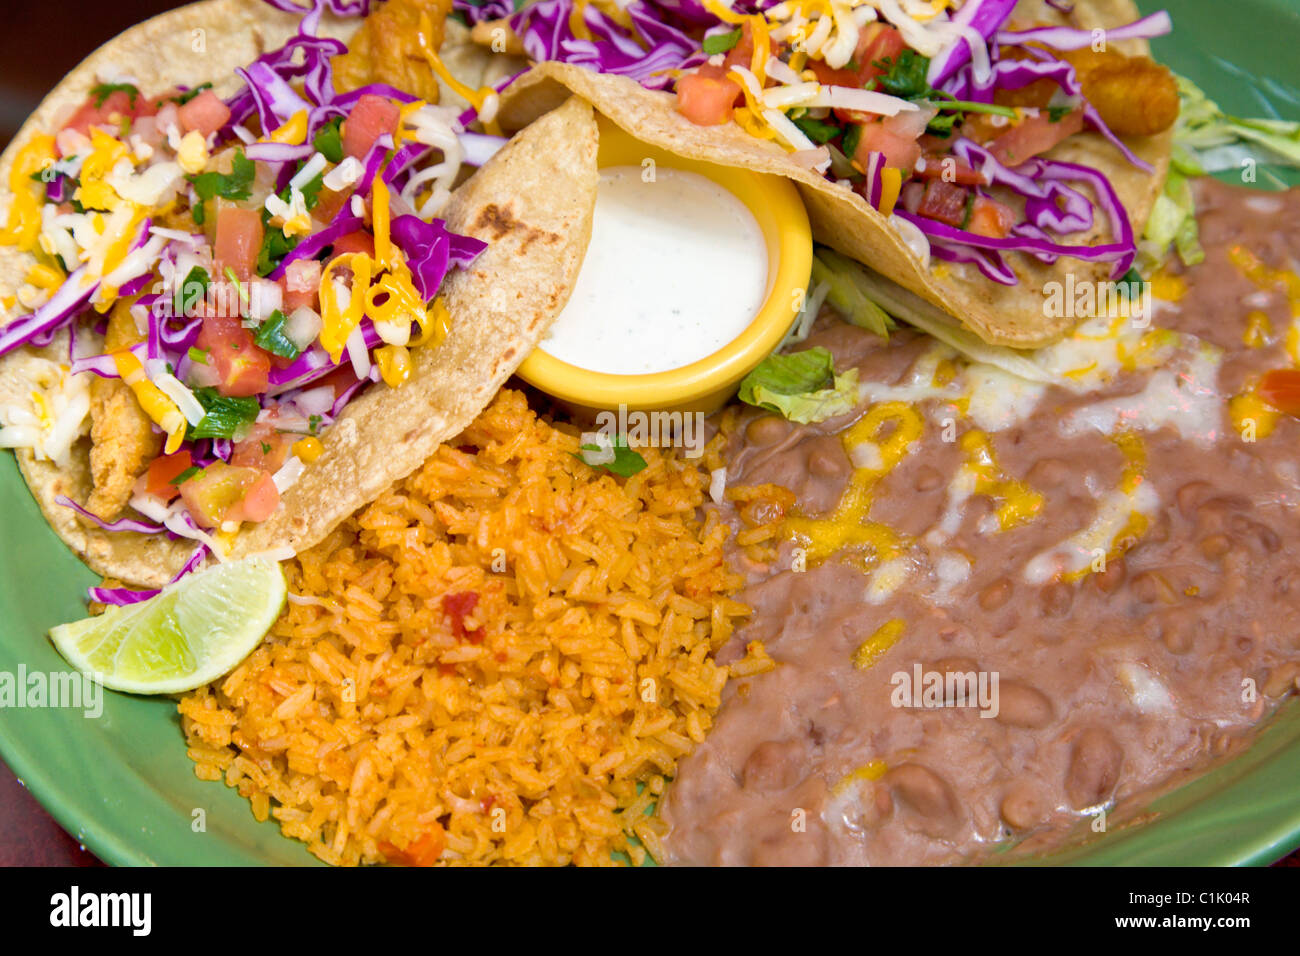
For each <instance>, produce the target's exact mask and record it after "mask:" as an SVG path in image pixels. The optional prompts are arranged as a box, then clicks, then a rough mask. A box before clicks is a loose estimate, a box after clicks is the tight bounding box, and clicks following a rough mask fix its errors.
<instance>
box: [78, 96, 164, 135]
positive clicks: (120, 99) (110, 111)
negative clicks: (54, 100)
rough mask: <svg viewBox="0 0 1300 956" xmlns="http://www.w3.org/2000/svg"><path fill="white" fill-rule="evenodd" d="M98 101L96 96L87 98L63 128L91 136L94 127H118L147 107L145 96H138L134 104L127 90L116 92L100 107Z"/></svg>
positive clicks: (106, 98) (107, 97)
mask: <svg viewBox="0 0 1300 956" xmlns="http://www.w3.org/2000/svg"><path fill="white" fill-rule="evenodd" d="M96 99H97V97H96V96H89V97H87V98H86V102H84V103H82V104H81V106H79V107H78V108H77V111H76V112H75V113H73V114H72V116H71V118H70V119H69V120H68V121H67V122H66V123H64V124H63V128H64V129H75V130H76V131H77V132H78V133H81V134H82V135H83V136H89V135H90V128H91V127H92V126H116V125H117V124H118V123H119V122H121V121H122V120H123V119H134V118H135V116H136V110H137V108H138V107H142V106H146V105H147V104H146V101H145V98H144V97H143V96H137V97H136V98H135V101H134V102H133V101H132V99H131V94H130V93H128V92H126V91H125V90H114V91H113V92H112V93H109V94H108V95H107V96H106V97H104V100H103V102H102V103H99V104H98V105H96V103H95V100H96Z"/></svg>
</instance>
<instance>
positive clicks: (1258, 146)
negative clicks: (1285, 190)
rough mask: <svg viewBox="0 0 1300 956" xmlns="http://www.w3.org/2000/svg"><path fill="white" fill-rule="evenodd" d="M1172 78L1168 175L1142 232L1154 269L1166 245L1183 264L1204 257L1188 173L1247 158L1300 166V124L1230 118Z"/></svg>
mask: <svg viewBox="0 0 1300 956" xmlns="http://www.w3.org/2000/svg"><path fill="white" fill-rule="evenodd" d="M1176 79H1177V81H1178V97H1179V100H1180V102H1181V108H1180V111H1179V114H1178V122H1177V123H1176V124H1175V125H1174V147H1173V153H1172V155H1171V157H1170V163H1169V175H1168V176H1167V177H1166V179H1165V185H1164V188H1163V189H1162V190H1161V192H1160V195H1159V196H1157V197H1156V201H1155V204H1154V205H1153V206H1152V207H1151V215H1150V216H1149V218H1148V219H1147V224H1146V227H1145V228H1144V229H1143V230H1142V247H1141V260H1140V264H1141V268H1142V269H1143V271H1153V270H1154V269H1156V268H1158V267H1159V265H1160V263H1161V262H1163V261H1164V258H1165V256H1166V254H1167V253H1168V251H1169V247H1170V246H1171V245H1172V246H1173V247H1174V248H1175V249H1176V250H1177V251H1178V255H1179V258H1181V259H1182V260H1183V262H1184V263H1185V264H1186V265H1189V266H1193V265H1196V264H1197V263H1198V262H1200V261H1202V260H1203V259H1204V258H1205V253H1204V251H1203V250H1202V249H1201V244H1200V241H1199V237H1198V232H1197V226H1196V203H1195V200H1194V199H1193V198H1192V189H1191V184H1190V183H1188V181H1187V179H1188V177H1189V176H1204V175H1206V174H1208V173H1218V172H1223V171H1224V170H1228V169H1232V170H1239V169H1241V164H1242V162H1243V161H1246V160H1253V161H1254V162H1256V163H1265V164H1268V163H1271V164H1274V165H1283V166H1294V167H1297V168H1300V123H1293V122H1286V121H1283V120H1275V119H1243V118H1241V117H1239V116H1229V115H1228V114H1227V113H1225V112H1223V110H1222V109H1220V108H1219V104H1217V103H1215V102H1214V101H1213V100H1212V99H1210V98H1209V97H1208V96H1206V95H1205V93H1204V92H1203V91H1202V90H1201V89H1200V87H1198V86H1197V85H1196V84H1195V83H1193V82H1192V81H1191V80H1189V79H1187V77H1185V76H1179V77H1177V78H1176ZM1279 185H1281V183H1279Z"/></svg>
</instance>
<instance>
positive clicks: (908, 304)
mask: <svg viewBox="0 0 1300 956" xmlns="http://www.w3.org/2000/svg"><path fill="white" fill-rule="evenodd" d="M818 254H819V255H820V254H821V253H820V251H819V252H818ZM840 258H841V259H843V258H844V257H843V256H841V257H840ZM844 261H845V262H846V263H848V266H847V267H846V269H845V273H846V274H851V275H853V276H854V283H855V285H856V287H857V288H858V290H859V291H860V292H861V293H862V294H863V295H865V296H869V297H870V298H871V300H872V302H873V304H874V305H875V308H877V309H886V310H888V314H890V315H893V316H897V317H898V318H899V319H901V320H902V321H904V322H906V323H907V324H908V325H912V326H915V327H916V328H918V329H920V330H921V331H922V332H925V333H926V334H927V335H929V336H931V337H932V338H936V339H938V340H939V341H940V342H942V343H944V344H945V345H947V346H949V347H950V348H953V349H956V350H957V351H958V352H960V353H961V354H962V355H964V356H966V357H967V358H968V359H970V360H971V361H974V362H982V363H984V364H985V365H992V366H993V367H994V368H998V369H1001V370H1002V371H1004V372H1006V373H1008V374H1009V375H1015V376H1016V377H1017V378H1022V379H1024V380H1025V381H1028V382H1039V383H1042V384H1051V383H1053V382H1056V381H1057V378H1056V376H1054V375H1053V374H1052V373H1051V372H1049V371H1047V370H1046V369H1044V368H1042V367H1041V366H1040V365H1038V364H1037V363H1036V362H1034V361H1033V360H1032V359H1031V358H1030V357H1029V354H1026V353H1025V352H1023V351H1019V350H1017V349H1013V348H1008V347H1007V346H1005V345H990V344H989V343H988V342H985V341H984V340H983V339H981V338H980V337H979V336H978V335H976V334H975V333H974V332H971V331H970V330H969V329H965V328H962V327H961V326H960V325H958V324H957V320H956V319H953V318H952V317H951V316H949V315H948V314H947V313H946V312H944V311H943V309H941V308H939V307H938V306H937V305H934V304H933V303H931V302H927V301H926V300H925V299H922V298H921V297H920V296H919V295H916V294H915V293H913V292H909V291H908V290H907V289H904V288H903V287H902V286H900V285H897V284H896V283H894V282H891V281H890V280H888V279H886V278H885V277H884V276H882V275H880V274H879V273H876V272H873V271H872V270H870V269H868V268H867V267H866V266H863V265H859V264H858V263H856V262H853V261H852V260H849V259H844ZM891 321H892V320H891Z"/></svg>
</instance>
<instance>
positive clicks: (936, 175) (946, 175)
mask: <svg viewBox="0 0 1300 956" xmlns="http://www.w3.org/2000/svg"><path fill="white" fill-rule="evenodd" d="M922 158H923V159H924V160H925V168H924V169H922V170H920V171H919V172H917V174H916V175H917V176H919V177H921V178H922V179H944V180H947V181H948V182H950V183H961V184H962V185H963V186H982V185H984V184H985V182H986V180H985V179H984V176H983V175H981V174H980V173H977V172H975V170H973V169H971V168H970V167H969V166H967V165H966V164H965V163H964V162H962V161H961V160H960V159H958V158H957V157H956V156H945V155H943V154H942V153H926V154H925V155H924V156H923V157H922Z"/></svg>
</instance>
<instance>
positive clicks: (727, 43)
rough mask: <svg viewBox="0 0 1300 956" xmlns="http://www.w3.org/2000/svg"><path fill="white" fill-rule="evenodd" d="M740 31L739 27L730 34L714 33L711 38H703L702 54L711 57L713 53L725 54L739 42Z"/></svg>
mask: <svg viewBox="0 0 1300 956" xmlns="http://www.w3.org/2000/svg"><path fill="white" fill-rule="evenodd" d="M740 34H741V30H740V28H739V27H737V28H736V29H734V30H732V31H731V32H730V33H715V34H714V35H713V36H709V37H705V38H704V43H703V48H704V52H705V53H707V54H709V56H713V54H715V53H726V52H727V51H728V50H730V49H731V48H732V47H734V46H735V45H736V44H737V43H739V42H740Z"/></svg>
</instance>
